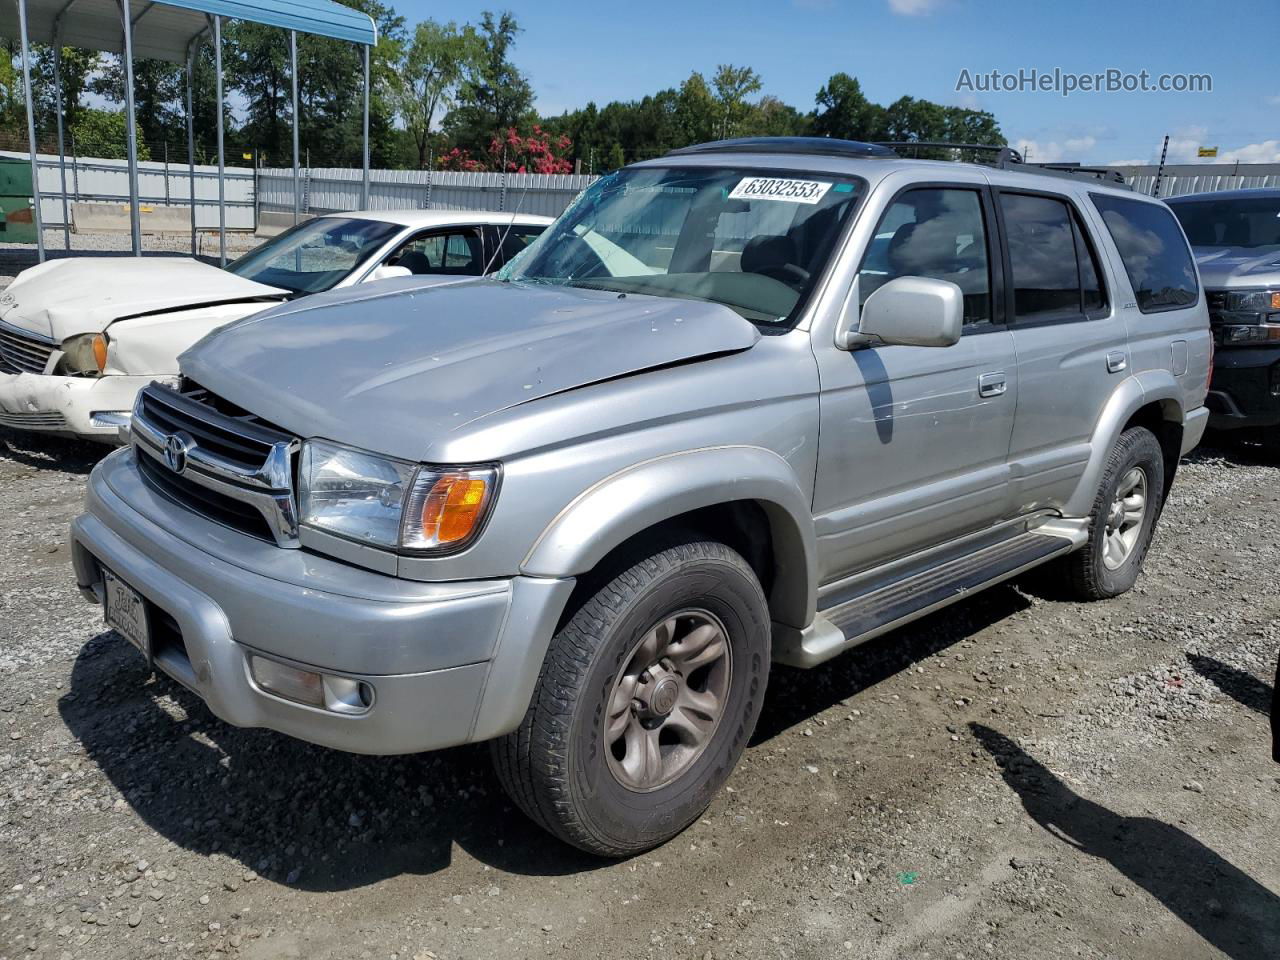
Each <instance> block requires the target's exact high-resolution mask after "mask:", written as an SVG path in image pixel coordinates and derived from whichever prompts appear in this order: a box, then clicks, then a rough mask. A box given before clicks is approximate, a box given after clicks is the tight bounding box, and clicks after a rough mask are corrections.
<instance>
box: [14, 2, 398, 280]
mask: <svg viewBox="0 0 1280 960" xmlns="http://www.w3.org/2000/svg"><path fill="white" fill-rule="evenodd" d="M16 2H17V6H18V22H17V23H16V24H14V23H12V21H10V20H9V19H8V18H7V17H6V18H4V19H3V20H0V35H4V36H9V37H13V38H15V39H17V40H19V41H20V42H21V48H22V79H23V89H24V92H25V96H26V108H27V141H28V145H29V147H30V150H31V176H32V180H33V190H34V192H35V197H34V199H35V227H36V249H37V252H38V256H39V259H40V260H41V261H43V260H44V223H43V219H42V217H41V215H40V179H39V177H40V175H39V170H38V168H37V155H36V148H37V144H36V127H35V110H34V104H33V98H32V95H31V52H30V44H31V42H32V41H39V42H41V43H48V44H51V45H52V46H53V49H54V60H53V77H54V98H55V103H56V109H55V111H54V112H55V113H56V114H57V119H58V161H59V164H60V166H61V174H62V207H63V223H64V224H67V223H69V218H68V216H67V170H66V157H65V150H64V147H63V129H62V128H63V113H62V77H61V69H60V64H61V50H62V48H63V47H81V48H83V49H86V50H102V51H106V52H108V53H119V54H121V55H122V56H123V59H124V65H125V114H126V118H125V127H126V131H127V132H126V140H127V156H128V163H129V206H130V212H129V226H130V232H131V233H132V236H133V255H134V256H141V255H142V226H141V221H140V214H139V209H138V149H137V142H136V138H137V133H136V130H135V122H134V109H133V58H134V55H135V54H137V55H138V56H141V57H144V58H147V59H154V60H169V61H172V62H174V63H183V64H185V65H186V70H187V104H186V107H187V111H186V112H187V148H188V150H187V154H188V157H187V160H188V166H189V170H190V177H191V252H192V254H195V252H196V205H195V130H194V128H193V126H192V99H193V90H192V76H193V69H194V64H195V56H196V53H197V52H198V50H199V45H200V43H201V42H203V41H204V40H206V39H212V42H213V54H214V71H215V75H216V77H217V94H216V96H217V101H218V107H219V109H218V251H219V261H220V262H221V263H222V264H226V262H227V224H226V197H225V193H224V184H223V175H224V168H225V157H224V152H223V119H222V116H223V102H224V101H223V92H222V21H223V20H224V19H228V18H229V19H234V20H249V21H252V22H255V23H262V24H266V25H268V26H273V27H280V28H281V29H283V30H288V31H289V64H290V80H291V85H292V93H293V183H294V188H293V197H294V199H293V216H294V222H297V219H298V214H299V208H300V205H301V191H300V185H299V179H298V34H299V33H300V32H301V33H311V34H316V35H318V36H322V37H333V38H335V39H338V40H347V41H350V42H351V43H356V44H360V45H362V46H363V48H364V167H363V169H364V179H363V189H362V191H361V197H362V204H363V205H367V204H368V200H369V48H370V47H372V46H373V44H375V43H376V42H377V40H378V32H377V27H376V26H375V25H374V22H373V19H372V18H371V17H370V16H369V15H368V14H365V13H361V12H360V11H359V10H353V9H351V8H350V7H344V6H342V4H340V3H333V2H331V0H259V2H256V3H247V2H241V0H163V2H158V0H157V2H151V0H16ZM15 27H16V30H15ZM63 229H64V231H69V229H70V227H69V226H64V228H63ZM64 237H65V238H66V242H67V246H68V247H69V246H70V237H69V234H67V233H64Z"/></svg>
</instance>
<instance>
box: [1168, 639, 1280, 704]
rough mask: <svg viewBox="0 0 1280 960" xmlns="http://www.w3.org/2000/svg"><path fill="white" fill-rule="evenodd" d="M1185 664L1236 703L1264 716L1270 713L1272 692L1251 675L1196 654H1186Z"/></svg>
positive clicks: (1266, 685)
mask: <svg viewBox="0 0 1280 960" xmlns="http://www.w3.org/2000/svg"><path fill="white" fill-rule="evenodd" d="M1187 662H1188V663H1190V664H1191V667H1192V669H1193V670H1195V672H1196V673H1198V674H1200V676H1202V677H1204V678H1205V679H1206V680H1208V681H1209V682H1210V683H1212V684H1213V685H1214V686H1215V687H1217V688H1218V689H1219V690H1221V691H1222V692H1223V693H1225V694H1226V695H1227V696H1228V697H1230V698H1231V699H1232V700H1235V701H1236V702H1237V703H1239V704H1242V705H1243V706H1246V707H1248V708H1249V709H1250V710H1256V711H1257V712H1258V713H1261V714H1264V715H1265V714H1268V713H1270V712H1271V698H1272V696H1273V691H1272V689H1271V687H1270V686H1269V685H1268V684H1265V683H1263V682H1262V681H1261V680H1259V679H1257V678H1256V677H1254V676H1253V675H1252V674H1249V673H1245V672H1244V671H1243V670H1237V669H1236V668H1235V667H1233V666H1231V665H1230V664H1227V663H1223V662H1222V661H1221V660H1216V659H1214V658H1213V657H1203V656H1201V655H1200V654H1198V653H1188V654H1187Z"/></svg>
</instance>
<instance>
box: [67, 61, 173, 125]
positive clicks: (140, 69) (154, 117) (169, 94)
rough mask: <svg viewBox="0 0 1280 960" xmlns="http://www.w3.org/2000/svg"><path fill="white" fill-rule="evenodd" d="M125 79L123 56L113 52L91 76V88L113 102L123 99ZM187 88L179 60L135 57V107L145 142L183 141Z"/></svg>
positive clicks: (122, 100) (135, 116)
mask: <svg viewBox="0 0 1280 960" xmlns="http://www.w3.org/2000/svg"><path fill="white" fill-rule="evenodd" d="M124 81H125V68H124V60H123V58H122V57H120V56H119V55H116V54H112V55H110V56H108V57H107V59H106V63H105V65H104V66H103V68H102V72H101V73H100V74H98V75H97V76H95V77H93V78H92V79H90V81H89V90H90V91H91V92H93V93H96V94H98V95H99V96H101V97H105V98H106V99H107V100H110V101H111V102H113V103H123V102H124ZM185 91H186V79H185V76H184V73H183V68H182V66H181V65H180V64H176V63H170V62H169V61H167V60H145V59H144V60H137V59H135V60H134V61H133V110H134V118H135V119H136V120H137V125H138V136H139V138H140V139H141V140H142V141H143V142H146V143H148V144H158V143H163V142H165V141H169V142H177V143H180V142H182V141H184V140H185V139H186V133H185V130H186V122H185V120H184V116H183V109H182V103H183V100H184V97H185ZM123 129H124V128H123V127H121V130H122V131H123Z"/></svg>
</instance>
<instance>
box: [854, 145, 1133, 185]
mask: <svg viewBox="0 0 1280 960" xmlns="http://www.w3.org/2000/svg"><path fill="white" fill-rule="evenodd" d="M877 146H881V147H886V148H888V149H892V150H894V151H895V152H897V153H898V155H899V156H906V155H908V154H907V153H906V151H912V153H911V154H910V155H911V156H916V157H918V156H919V153H920V150H922V149H925V150H954V151H965V150H967V151H971V152H973V153H978V154H983V153H987V154H994V156H993V157H992V159H991V160H990V161H988V162H989V163H990V165H991V166H993V167H996V168H997V169H999V170H1019V171H1021V172H1023V173H1042V174H1045V175H1046V176H1054V177H1077V176H1085V177H1092V178H1093V179H1095V180H1101V181H1104V182H1106V183H1109V184H1113V185H1115V186H1120V187H1126V188H1127V187H1128V186H1129V185H1128V184H1127V183H1126V182H1125V179H1124V174H1122V173H1121V172H1120V171H1119V170H1115V169H1113V168H1111V167H1086V166H1083V165H1082V164H1079V163H1027V161H1026V159H1025V158H1024V157H1023V156H1022V154H1020V153H1019V152H1018V151H1017V150H1014V149H1013V148H1012V147H1001V146H995V145H992V144H986V143H945V142H941V141H934V140H890V141H882V142H880V143H878V144H877ZM924 159H930V160H937V159H943V158H940V157H927V158H924Z"/></svg>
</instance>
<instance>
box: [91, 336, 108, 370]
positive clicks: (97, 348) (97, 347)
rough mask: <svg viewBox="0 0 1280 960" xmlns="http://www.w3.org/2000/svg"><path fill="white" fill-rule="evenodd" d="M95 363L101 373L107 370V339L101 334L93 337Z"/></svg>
mask: <svg viewBox="0 0 1280 960" xmlns="http://www.w3.org/2000/svg"><path fill="white" fill-rule="evenodd" d="M93 361H94V363H96V364H97V365H98V372H99V373H101V372H102V371H103V370H105V369H107V338H106V337H104V336H103V335H102V334H100V333H98V334H95V335H94V337H93Z"/></svg>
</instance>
